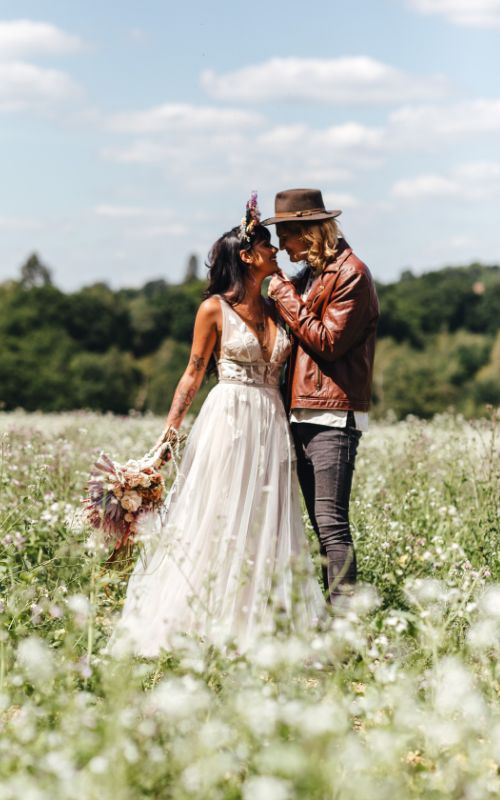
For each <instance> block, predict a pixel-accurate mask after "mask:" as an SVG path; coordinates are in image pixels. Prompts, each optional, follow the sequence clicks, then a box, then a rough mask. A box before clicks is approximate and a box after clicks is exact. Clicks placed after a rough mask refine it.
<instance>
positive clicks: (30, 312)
mask: <svg viewBox="0 0 500 800" xmlns="http://www.w3.org/2000/svg"><path fill="white" fill-rule="evenodd" d="M205 285H206V284H205V281H203V280H201V279H200V278H199V277H198V273H197V261H196V257H195V256H192V257H191V258H190V259H189V262H188V268H187V271H186V277H185V280H184V282H183V283H182V284H178V285H170V284H169V283H167V282H166V281H165V280H161V279H160V280H156V281H150V282H148V283H146V284H145V285H144V286H143V287H142V288H140V289H120V290H118V291H113V290H111V289H110V288H109V287H108V286H107V285H106V284H104V283H97V284H94V285H92V286H88V287H84V288H83V289H81V290H80V291H78V292H73V293H69V294H68V293H65V292H62V291H61V290H60V289H58V288H57V287H56V286H54V284H53V282H52V278H51V273H50V271H49V270H48V268H47V267H46V266H45V265H44V264H43V263H42V262H41V261H40V259H39V258H38V257H37V256H36V255H33V256H31V257H30V258H29V259H28V261H27V262H26V264H25V265H24V266H23V267H22V269H21V274H20V277H19V279H18V280H12V281H7V282H5V283H3V284H1V285H0V407H1V408H3V409H6V410H10V409H14V408H17V407H22V408H24V409H26V410H28V411H34V410H42V411H61V410H69V409H75V408H91V409H100V410H102V411H113V412H115V413H118V414H126V413H128V412H129V410H130V409H136V410H137V411H146V410H151V411H153V412H154V413H159V414H163V413H166V411H167V410H168V408H169V406H170V403H171V401H172V398H173V392H174V389H175V386H176V384H177V382H178V380H179V378H180V376H181V375H182V372H183V371H184V369H185V367H186V364H187V362H188V359H189V351H190V343H191V337H192V331H193V324H194V319H195V316H196V311H197V309H198V306H199V304H200V302H201V300H202V297H203V292H204V289H205ZM377 291H378V294H379V299H380V305H381V319H380V325H379V330H378V339H379V341H378V348H377V358H376V369H375V381H374V394H373V400H374V414H375V415H384V414H385V413H387V411H389V409H392V410H393V411H394V412H395V413H396V415H397V416H398V417H403V416H405V415H407V414H409V413H413V414H417V415H419V416H423V417H429V416H432V415H433V414H434V413H436V412H439V411H443V410H446V409H447V408H448V407H449V406H453V407H454V408H456V409H457V410H460V411H462V412H463V413H465V414H467V415H468V416H472V415H475V414H477V413H480V412H481V409H482V410H484V404H485V403H491V404H493V405H494V404H500V333H499V332H500V268H499V267H486V266H482V265H480V264H472V265H471V266H469V267H449V268H445V269H441V270H437V271H434V272H429V273H427V274H424V275H421V276H419V277H416V276H414V275H413V274H412V273H410V272H405V273H403V275H402V276H401V278H400V280H398V281H396V282H394V283H391V284H377ZM212 385H213V383H208V382H207V384H206V385H205V386H204V387H203V388H202V390H201V392H200V394H199V396H198V398H197V399H196V401H195V405H194V408H193V410H194V411H195V412H196V411H197V410H198V409H199V407H200V405H201V403H202V402H203V400H204V398H205V397H206V394H207V393H208V391H209V389H210V388H211V386H212Z"/></svg>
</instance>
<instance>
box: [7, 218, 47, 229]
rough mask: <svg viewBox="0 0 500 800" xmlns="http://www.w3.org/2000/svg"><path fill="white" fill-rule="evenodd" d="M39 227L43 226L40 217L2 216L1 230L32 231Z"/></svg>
mask: <svg viewBox="0 0 500 800" xmlns="http://www.w3.org/2000/svg"><path fill="white" fill-rule="evenodd" d="M38 228H41V222H40V220H38V219H32V218H30V217H2V216H0V231H5V232H8V231H32V230H37V229H38Z"/></svg>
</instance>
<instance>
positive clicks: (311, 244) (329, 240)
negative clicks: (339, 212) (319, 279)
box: [279, 219, 342, 272]
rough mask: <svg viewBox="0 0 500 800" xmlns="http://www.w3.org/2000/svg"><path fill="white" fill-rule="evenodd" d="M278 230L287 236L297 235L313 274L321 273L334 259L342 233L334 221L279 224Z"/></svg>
mask: <svg viewBox="0 0 500 800" xmlns="http://www.w3.org/2000/svg"><path fill="white" fill-rule="evenodd" d="M279 226H280V229H281V230H283V231H284V232H285V233H288V234H298V235H299V236H300V237H301V239H302V241H303V242H304V244H305V245H306V250H307V255H306V259H307V261H308V263H309V264H310V265H311V267H312V268H313V270H314V272H322V271H323V270H324V269H325V267H326V266H327V265H328V263H329V262H330V261H331V260H332V259H333V258H335V255H336V253H337V245H338V240H339V238H340V237H341V236H342V232H341V230H340V228H339V226H338V225H337V222H336V221H335V219H322V220H318V221H317V222H280V223H279Z"/></svg>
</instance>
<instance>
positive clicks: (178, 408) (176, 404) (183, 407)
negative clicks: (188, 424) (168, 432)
mask: <svg viewBox="0 0 500 800" xmlns="http://www.w3.org/2000/svg"><path fill="white" fill-rule="evenodd" d="M196 392H197V389H196V387H194V386H193V387H191V389H183V388H182V386H178V387H177V391H176V393H175V397H174V400H173V403H172V407H171V409H170V414H169V416H170V417H172V421H173V420H178V419H181V420H182V418H183V417H184V414H185V413H186V411H187V410H188V408H189V406H190V405H191V403H192V402H193V400H194V398H195V396H196ZM172 424H174V426H175V422H174V421H173V422H172Z"/></svg>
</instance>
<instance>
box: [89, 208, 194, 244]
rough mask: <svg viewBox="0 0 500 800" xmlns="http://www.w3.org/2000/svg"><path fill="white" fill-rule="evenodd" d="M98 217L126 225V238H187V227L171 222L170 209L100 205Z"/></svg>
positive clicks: (96, 210) (95, 211) (97, 210)
mask: <svg viewBox="0 0 500 800" xmlns="http://www.w3.org/2000/svg"><path fill="white" fill-rule="evenodd" d="M94 213H95V214H96V215H97V216H98V217H102V218H104V219H106V220H107V221H108V222H115V223H116V224H117V225H121V226H123V223H125V224H126V226H127V227H126V230H125V236H128V237H129V238H133V239H152V238H157V237H161V236H185V235H186V234H187V233H188V229H187V227H186V226H185V225H184V224H182V223H179V222H169V221H168V220H170V219H171V217H172V212H171V211H170V209H168V208H141V207H140V206H114V205H100V206H97V207H96V208H95V209H94Z"/></svg>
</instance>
